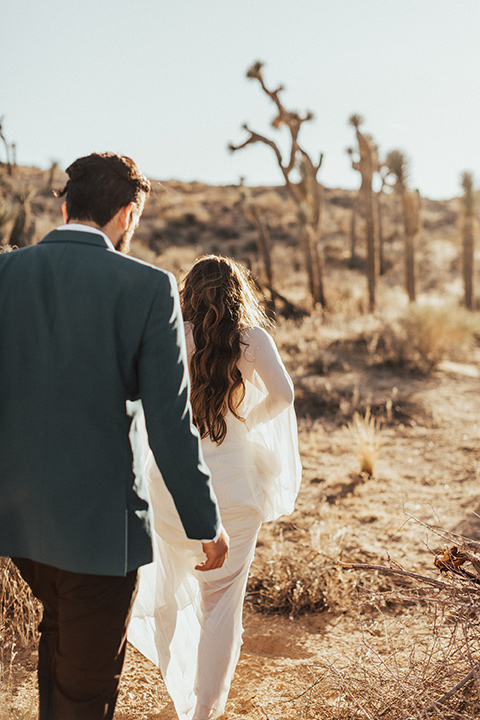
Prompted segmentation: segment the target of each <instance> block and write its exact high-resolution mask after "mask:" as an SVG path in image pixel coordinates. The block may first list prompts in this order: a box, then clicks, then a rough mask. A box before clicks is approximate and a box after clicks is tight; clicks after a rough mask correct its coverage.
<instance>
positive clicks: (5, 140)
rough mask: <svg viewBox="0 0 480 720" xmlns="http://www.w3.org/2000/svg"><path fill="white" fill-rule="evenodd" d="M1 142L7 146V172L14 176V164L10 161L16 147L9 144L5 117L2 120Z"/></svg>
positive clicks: (0, 126) (0, 120) (0, 119)
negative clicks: (5, 131)
mask: <svg viewBox="0 0 480 720" xmlns="http://www.w3.org/2000/svg"><path fill="white" fill-rule="evenodd" d="M0 140H1V141H2V142H3V144H4V145H5V155H6V165H7V172H8V174H9V175H13V167H12V162H11V159H10V152H11V151H12V150H13V151H15V145H9V143H8V142H7V139H6V137H5V134H4V132H3V116H2V117H1V118H0Z"/></svg>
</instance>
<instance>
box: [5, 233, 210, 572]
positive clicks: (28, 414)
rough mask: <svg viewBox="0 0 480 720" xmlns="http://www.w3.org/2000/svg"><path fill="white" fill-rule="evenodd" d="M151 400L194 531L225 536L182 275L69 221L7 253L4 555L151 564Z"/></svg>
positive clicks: (178, 499)
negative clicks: (194, 387)
mask: <svg viewBox="0 0 480 720" xmlns="http://www.w3.org/2000/svg"><path fill="white" fill-rule="evenodd" d="M138 398H141V400H142V402H143V406H144V410H145V417H146V423H147V429H148V434H149V442H150V447H151V448H152V450H153V453H154V456H155V459H156V462H157V464H158V466H159V468H160V470H161V472H162V475H163V477H164V479H165V482H166V484H167V486H168V489H169V490H170V492H171V494H172V496H173V499H174V501H175V504H176V506H177V508H178V511H179V514H180V517H181V519H182V522H183V524H184V527H185V531H186V533H187V535H188V536H189V537H190V538H197V539H204V538H207V539H208V538H212V537H214V535H215V533H216V531H217V529H218V526H219V517H218V509H217V505H216V502H215V500H214V495H213V492H212V490H211V485H210V476H209V471H208V469H207V467H206V466H205V464H204V461H203V459H202V456H201V451H200V450H199V438H198V434H197V432H196V430H195V429H194V428H193V426H192V424H191V410H190V404H189V385H188V375H187V370H186V353H185V340H184V333H183V324H182V318H181V313H180V305H179V300H178V292H177V289H176V282H175V279H174V278H173V276H171V275H170V274H169V273H167V272H165V271H163V270H159V269H158V268H155V267H153V266H150V265H147V264H146V263H142V262H140V261H137V260H134V259H132V258H128V257H126V256H124V255H122V254H120V253H118V252H116V251H115V250H114V248H113V246H112V245H111V243H109V242H107V241H106V240H105V238H104V237H103V236H101V235H99V234H98V233H92V232H79V231H74V230H68V229H67V230H63V229H62V230H54V231H53V232H51V233H50V234H49V235H47V236H46V237H45V238H44V239H43V240H42V241H41V242H40V243H39V244H38V245H35V246H32V247H29V248H25V249H21V250H15V251H13V252H10V253H4V254H2V255H0V555H6V556H11V557H15V556H17V557H24V558H30V559H32V560H36V561H38V562H42V563H47V564H49V565H53V566H55V567H58V568H61V569H64V570H70V571H73V572H80V573H92V574H107V575H124V574H125V573H126V572H128V571H129V570H132V569H134V568H136V567H139V566H140V565H143V564H145V563H148V562H150V561H151V559H152V546H151V537H150V520H149V518H150V512H149V510H148V500H147V497H148V495H147V491H146V487H145V482H144V480H143V478H141V477H139V478H135V476H134V474H133V470H132V451H131V445H130V441H129V430H130V424H131V417H129V416H128V415H127V412H126V401H127V400H135V399H138Z"/></svg>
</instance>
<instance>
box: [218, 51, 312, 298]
mask: <svg viewBox="0 0 480 720" xmlns="http://www.w3.org/2000/svg"><path fill="white" fill-rule="evenodd" d="M247 78H249V79H251V80H256V81H257V82H258V83H259V84H260V86H261V88H262V90H263V91H264V93H265V94H266V95H267V96H268V97H269V98H270V100H271V101H272V102H273V103H274V105H275V107H276V110H277V114H276V116H275V117H274V119H273V120H272V126H273V128H274V129H276V130H278V129H280V128H285V129H287V131H288V132H289V135H290V149H289V152H288V153H287V157H286V158H285V159H284V157H283V155H282V152H281V151H280V148H279V146H278V145H277V143H276V142H275V141H274V140H272V139H270V138H268V137H265V136H263V135H259V134H258V133H256V132H254V131H253V130H251V129H250V128H249V127H248V125H246V124H245V125H243V129H244V130H245V131H246V132H247V133H248V137H247V139H246V140H245V141H244V142H243V143H241V144H240V145H233V144H230V145H229V150H230V151H231V152H236V151H238V150H242V149H243V148H245V147H247V146H248V145H251V144H253V143H257V142H260V143H263V144H265V145H268V146H269V147H270V148H271V149H272V150H273V152H274V153H275V157H276V160H277V163H278V166H279V168H280V171H281V173H282V175H283V179H284V181H285V187H286V188H287V191H288V193H289V195H290V197H291V198H292V199H293V201H294V202H295V204H296V205H297V210H298V212H297V215H298V218H299V224H300V228H301V231H300V232H301V237H302V243H303V247H304V254H305V266H306V270H307V274H308V282H309V291H310V295H311V297H312V301H313V303H314V304H316V303H320V304H321V305H322V306H324V307H325V306H326V300H325V293H324V289H323V263H322V261H321V257H320V254H319V249H318V244H319V241H320V228H321V215H322V201H323V195H322V191H323V188H322V186H321V185H320V183H319V182H318V180H317V174H318V171H319V170H320V166H321V164H322V161H323V154H321V155H320V157H319V160H318V162H314V161H313V160H312V158H311V157H310V155H309V154H308V153H307V152H306V150H305V149H304V148H303V147H302V146H301V145H300V144H299V142H298V135H299V133H300V130H301V127H302V125H303V123H305V122H309V121H310V120H312V119H313V114H312V113H311V112H307V113H305V114H304V115H301V114H300V113H298V112H296V111H290V110H287V109H286V108H285V106H284V105H283V103H282V101H281V100H280V93H281V92H282V91H283V90H284V88H283V86H279V87H278V88H277V89H276V90H270V89H269V88H268V87H267V86H266V84H265V80H264V77H263V63H261V62H256V63H254V64H253V65H252V66H251V67H250V68H249V70H248V71H247ZM295 171H297V172H300V175H301V181H300V183H296V182H295V181H294V180H293V178H292V174H293V173H295Z"/></svg>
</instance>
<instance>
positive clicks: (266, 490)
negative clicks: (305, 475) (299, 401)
mask: <svg viewBox="0 0 480 720" xmlns="http://www.w3.org/2000/svg"><path fill="white" fill-rule="evenodd" d="M242 343H243V344H244V350H243V353H242V357H241V360H240V362H239V365H238V366H239V369H240V371H241V373H242V376H243V378H244V381H245V385H246V396H245V401H244V404H243V405H242V407H241V408H239V412H240V415H241V416H242V417H243V418H244V419H245V424H246V426H247V428H248V442H249V444H250V447H251V448H252V450H253V454H254V458H255V465H256V468H257V478H256V480H252V482H254V484H255V487H254V488H252V490H254V492H255V495H256V497H257V502H258V509H259V510H260V512H261V514H262V517H263V520H264V521H268V520H274V519H276V518H278V517H280V515H288V514H289V513H291V512H292V510H293V508H294V503H295V499H296V497H297V494H298V490H299V486H300V481H301V473H302V468H301V463H300V456H299V452H298V436H297V421H296V417H295V410H294V406H293V402H294V389H293V383H292V381H291V379H290V377H289V375H288V373H287V371H286V369H285V366H284V364H283V362H282V360H281V357H280V354H279V352H278V350H277V347H276V345H275V343H274V341H273V340H272V338H271V337H270V336H269V335H268V333H267V332H265V330H263V329H261V328H252V329H250V330H249V331H248V332H247V333H245V334H244V335H243V336H242Z"/></svg>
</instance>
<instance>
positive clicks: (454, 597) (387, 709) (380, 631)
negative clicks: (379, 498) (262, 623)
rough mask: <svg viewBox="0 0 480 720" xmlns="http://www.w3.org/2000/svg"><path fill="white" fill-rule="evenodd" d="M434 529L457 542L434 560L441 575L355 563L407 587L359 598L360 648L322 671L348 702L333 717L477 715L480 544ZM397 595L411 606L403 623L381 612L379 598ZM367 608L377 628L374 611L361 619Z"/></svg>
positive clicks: (393, 719) (409, 719) (375, 719)
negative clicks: (344, 661)
mask: <svg viewBox="0 0 480 720" xmlns="http://www.w3.org/2000/svg"><path fill="white" fill-rule="evenodd" d="M429 529H430V530H433V531H434V532H437V533H438V534H439V535H440V536H441V537H442V538H443V539H444V540H447V541H450V542H456V543H457V545H456V546H455V547H454V551H453V553H452V551H451V550H449V551H447V552H443V553H441V554H439V555H437V556H436V558H435V565H437V567H438V568H439V569H441V570H443V571H444V574H443V575H442V577H441V578H439V577H438V576H435V575H434V573H432V575H419V574H417V573H412V572H408V571H405V570H403V569H402V568H400V567H399V566H397V565H396V564H394V563H392V564H391V565H390V566H379V565H366V564H352V565H351V567H352V568H353V569H355V570H357V571H362V572H364V571H370V572H373V573H375V574H378V573H380V574H384V575H385V576H387V577H395V578H397V579H398V580H399V581H400V582H401V583H402V584H403V587H401V589H399V588H398V587H397V588H396V589H395V590H393V591H389V592H388V593H376V592H373V593H369V597H366V596H364V597H363V598H359V608H360V621H361V622H362V630H363V642H362V646H361V647H360V648H357V652H356V655H355V657H351V658H349V659H348V662H346V663H344V665H343V666H342V667H339V666H338V665H333V664H332V665H328V666H326V667H325V668H323V670H324V671H326V673H327V676H328V682H329V683H330V684H331V683H332V682H333V684H334V685H335V686H336V687H337V689H338V692H339V693H341V694H342V696H343V704H344V705H345V706H347V707H348V710H347V711H346V714H345V715H343V714H338V715H335V716H334V717H335V718H337V717H338V718H340V717H342V718H343V717H345V718H346V717H350V718H352V719H353V718H371V719H372V720H379V719H380V718H384V719H385V720H413V719H414V718H415V719H418V720H420V718H430V719H432V720H434V719H437V720H440V719H442V720H454V718H455V719H462V720H473V718H478V717H479V716H480V543H478V542H476V541H473V540H469V539H466V538H461V537H460V536H458V535H453V534H449V533H445V532H444V531H442V532H441V531H439V530H436V529H435V528H429ZM432 569H433V563H432ZM392 599H393V600H395V602H401V603H403V604H404V605H405V606H406V608H407V612H406V613H405V615H404V618H403V620H399V619H397V618H393V617H391V616H390V617H388V616H386V615H383V613H382V611H381V610H380V609H379V601H382V602H385V601H391V600H392ZM366 606H369V607H370V608H372V607H375V608H377V621H376V623H375V625H374V627H373V628H372V624H371V623H372V620H371V615H369V621H366V620H365V619H364V618H363V617H362V608H364V607H366ZM422 621H423V622H422ZM320 717H322V716H321V715H320ZM325 717H330V716H325Z"/></svg>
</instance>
